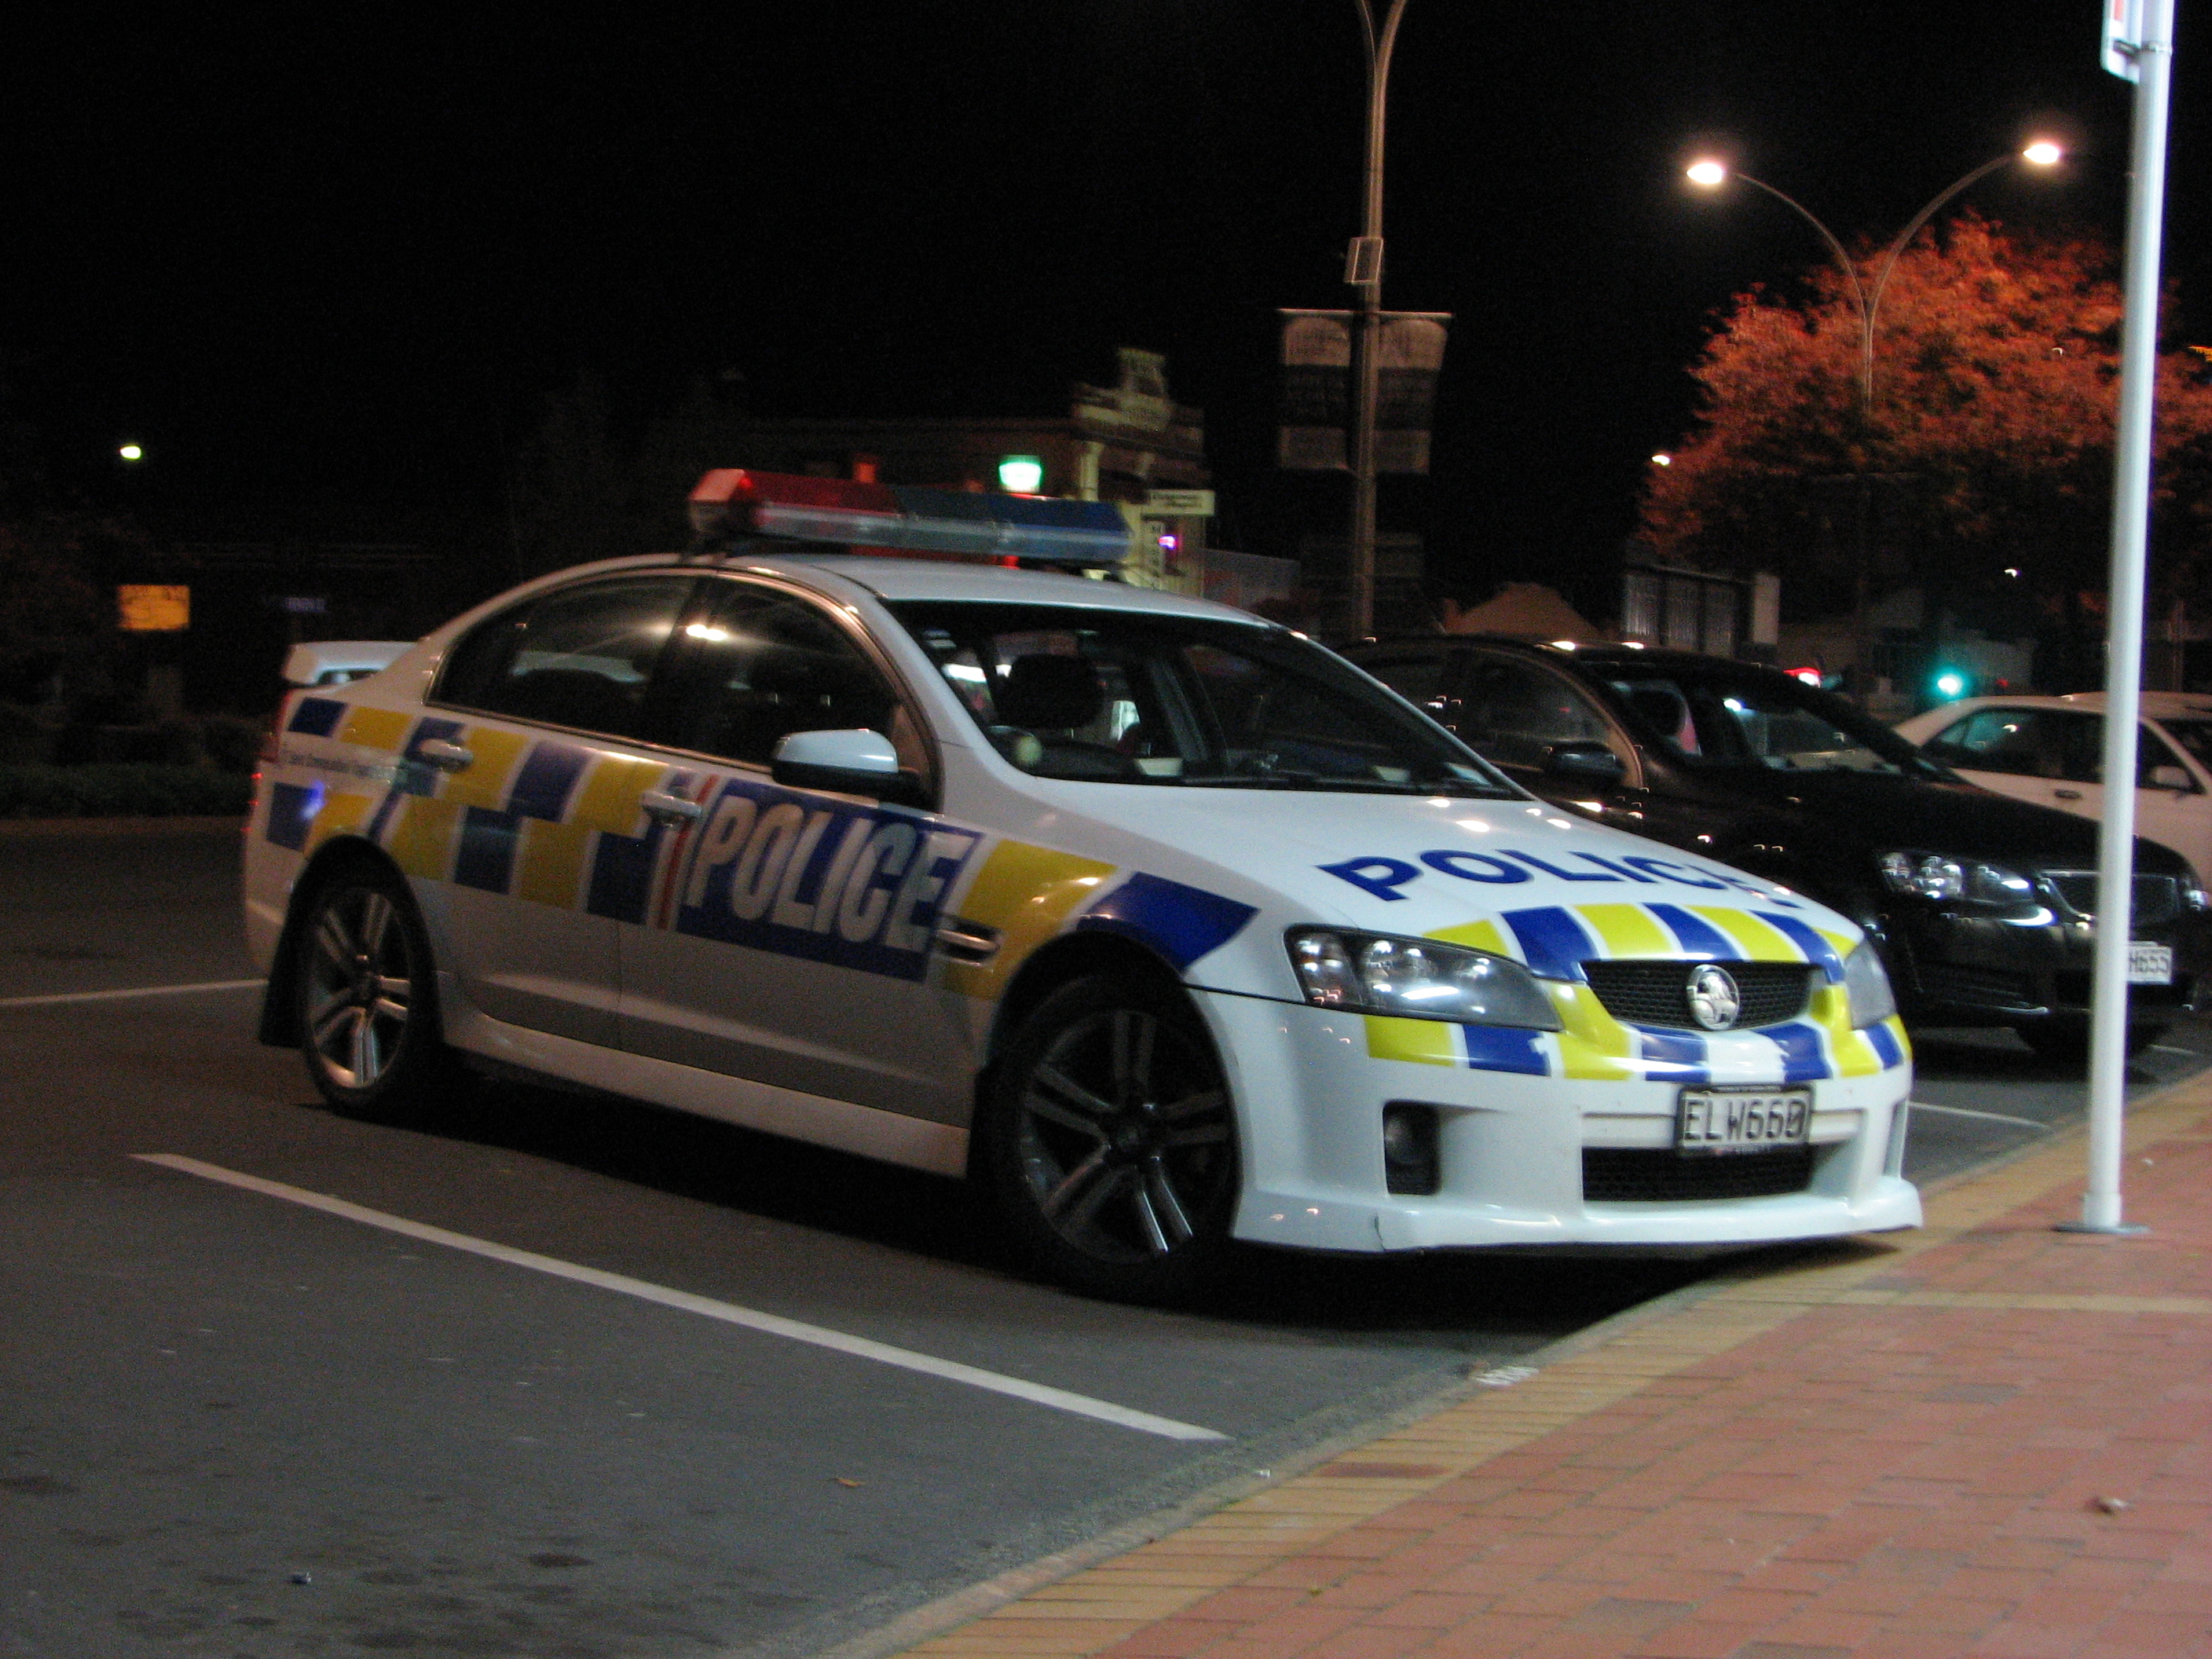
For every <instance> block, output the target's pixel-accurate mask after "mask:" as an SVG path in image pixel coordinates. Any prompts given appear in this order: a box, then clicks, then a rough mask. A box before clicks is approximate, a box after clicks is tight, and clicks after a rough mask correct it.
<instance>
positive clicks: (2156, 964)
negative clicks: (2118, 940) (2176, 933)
mask: <svg viewBox="0 0 2212 1659" xmlns="http://www.w3.org/2000/svg"><path fill="white" fill-rule="evenodd" d="M2128 983H2129V984H2130V985H2171V984H2172V983H2173V947H2172V945H2135V944H2130V945H2129V946H2128Z"/></svg>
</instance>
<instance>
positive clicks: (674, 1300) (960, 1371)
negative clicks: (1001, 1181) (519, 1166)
mask: <svg viewBox="0 0 2212 1659" xmlns="http://www.w3.org/2000/svg"><path fill="white" fill-rule="evenodd" d="M131 1157H133V1158H137V1159H138V1160H140V1161H141V1162H142V1163H146V1164H161V1165H162V1166H163V1167H164V1168H166V1169H171V1170H181V1171H182V1172H183V1173H185V1175H194V1176H200V1177H202V1178H203V1179H204V1180H207V1181H219V1182H222V1183H223V1184H224V1185H226V1186H230V1187H240V1188H245V1189H246V1191H247V1192H250V1193H260V1194H264V1196H266V1197H269V1198H281V1199H283V1200H284V1201H285V1202H287V1203H289V1204H299V1205H304V1206H306V1207H307V1208H308V1209H311V1210H320V1211H322V1212H324V1213H325V1215H335V1216H343V1218H345V1219H347V1220H349V1221H359V1222H362V1223H365V1224H366V1225H368V1226H371V1227H381V1228H383V1229H384V1230H385V1231H386V1232H394V1233H401V1234H404V1235H405V1236H406V1237H409V1238H419V1239H421V1240H422V1241H423V1243H428V1244H442V1245H445V1246H446V1247H447V1249H455V1250H465V1251H467V1252H468V1253H469V1254H470V1255H481V1256H488V1257H489V1258H490V1259H491V1260H492V1261H504V1262H506V1263H507V1264H508V1265H509V1266H510V1267H528V1268H530V1269H531V1270H532V1271H533V1272H535V1273H550V1274H551V1275H552V1276H553V1277H554V1278H556V1279H573V1280H574V1282H576V1283H577V1284H580V1285H597V1286H599V1289H601V1290H604V1291H620V1292H621V1293H622V1294H623V1295H624V1296H634V1297H638V1298H639V1299H640V1300H641V1301H645V1302H657V1303H659V1304H660V1305H661V1306H662V1307H664V1308H676V1309H679V1310H682V1311H683V1312H684V1313H695V1314H698V1315H700V1316H702V1317H704V1318H708V1319H719V1320H720V1321H722V1322H724V1323H725V1324H729V1325H742V1326H744V1328H746V1329H748V1330H755V1331H762V1332H765V1333H766V1334H769V1335H770V1336H781V1337H787V1338H789V1339H790V1340H792V1341H793V1342H807V1343H811V1344H812V1345H813V1346H816V1347H817V1348H829V1349H832V1350H834V1351H835V1352H838V1353H846V1354H851V1355H853V1356H854V1358H860V1359H872V1360H875V1361H877V1362H878V1364H885V1365H896V1366H898V1367H899V1368H900V1369H901V1370H909V1371H919V1372H921V1374H922V1375H923V1376H935V1377H941V1378H943V1379H944V1380H945V1381H946V1382H949V1383H966V1384H967V1385H968V1386H969V1388H972V1389H987V1390H989V1391H990V1392H991V1393H993V1394H1003V1395H1012V1396H1013V1398H1015V1399H1017V1400H1026V1401H1030V1402H1031V1403H1032V1404H1034V1405H1039V1406H1049V1407H1052V1408H1053V1409H1054V1410H1055V1411H1063V1412H1073V1413H1075V1414H1076V1415H1078V1416H1079V1417H1091V1418H1096V1419H1097V1420H1098V1421H1100V1422H1102V1423H1112V1424H1115V1425H1119V1426H1120V1427H1122V1428H1125V1429H1137V1430H1139V1431H1142V1432H1144V1433H1146V1434H1157V1435H1162V1436H1164V1437H1166V1438H1168V1439H1170V1440H1226V1439H1228V1438H1229V1437H1228V1436H1227V1435H1225V1434H1222V1433H1220V1432H1218V1431H1216V1430H1213V1429H1201V1428H1200V1427H1198V1426H1197V1425H1194V1424H1190V1423H1178V1422H1176V1420H1175V1419H1173V1418H1171V1417H1155V1416H1153V1415H1152V1413H1150V1412H1139V1411H1132V1410H1130V1409H1129V1407H1126V1406H1116V1405H1114V1404H1113V1403H1111V1402H1110V1401H1104V1400H1093V1399H1091V1397H1090V1396H1089V1395H1080V1394H1070V1393H1068V1392H1067V1391H1066V1389H1053V1388H1048V1387H1046V1386H1045V1385H1044V1384H1043V1383H1030V1382H1025V1381H1024V1380H1023V1379H1022V1378H1020V1377H1018V1376H1000V1374H999V1373H998V1372H996V1371H987V1370H978V1369H977V1368H976V1367H975V1366H973V1365H963V1364H960V1363H959V1362H958V1361H957V1360H952V1359H939V1358H936V1357H934V1356H933V1355H931V1354H926V1353H916V1352H914V1351H913V1350H912V1349H910V1348H895V1347H893V1346H890V1344H889V1343H886V1342H872V1341H870V1340H868V1339H867V1338H866V1337H865V1336H848V1335H847V1334H845V1333H844V1332H842V1331H833V1330H829V1329H828V1328H825V1327H823V1326H820V1325H809V1324H805V1323H804V1322H801V1321H799V1320H796V1319H786V1318H784V1317H782V1316H781V1315H778V1314H771V1313H762V1312H760V1311H759V1310H757V1309H753V1308H741V1307H738V1305H736V1304H734V1303H729V1302H717V1301H715V1300H714V1299H713V1298H712V1297H704V1296H694V1295H692V1294H691V1293H690V1291H671V1290H670V1289H669V1288H668V1287H667V1286H665V1285H652V1284H647V1282H646V1281H645V1280H644V1279H631V1278H629V1277H627V1276H626V1275H624V1274H622V1273H604V1272H602V1271H600V1270H599V1268H597V1267H579V1266H578V1265H577V1264H576V1263H574V1262H573V1261H558V1260H556V1258H554V1257H552V1256H550V1255H538V1254H536V1253H535V1252H534V1251H531V1250H518V1249H513V1248H511V1247H510V1246H507V1245H505V1244H495V1243H491V1242H489V1240H487V1239H482V1238H471V1237H469V1236H468V1235H467V1234H466V1233H454V1232H448V1231H446V1230H445V1229H444V1228H443V1227H431V1226H426V1225H424V1224H422V1222H419V1221H409V1220H407V1219H406V1218H404V1217H402V1216H396V1215H386V1214H385V1213H384V1212H382V1211H381V1210H371V1209H366V1208H363V1207H362V1206H361V1205H358V1204H349V1203H348V1202H347V1201H346V1200H344V1199H342V1198H331V1197H328V1196H326V1195H325V1194H321V1193H311V1192H308V1191H307V1190H306V1189H305V1188H299V1187H288V1186H286V1185H284V1183H283V1182H279V1181H264V1180H262V1179H261V1177H259V1176H250V1175H240V1173H239V1172H238V1171H237V1170H226V1169H223V1168H222V1166H221V1165H219V1164H203V1163H201V1162H200V1161H199V1159H197V1158H184V1157H180V1156H179V1154H177V1153H175V1152H133V1153H131Z"/></svg>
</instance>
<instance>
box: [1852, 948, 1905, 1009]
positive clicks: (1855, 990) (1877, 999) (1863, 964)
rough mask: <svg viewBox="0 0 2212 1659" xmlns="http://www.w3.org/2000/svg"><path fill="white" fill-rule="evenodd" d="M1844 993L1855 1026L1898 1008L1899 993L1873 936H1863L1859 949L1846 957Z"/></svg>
mask: <svg viewBox="0 0 2212 1659" xmlns="http://www.w3.org/2000/svg"><path fill="white" fill-rule="evenodd" d="M1844 997H1845V998H1846V999H1847V1000H1849V1002H1850V1010H1851V1026H1852V1029H1853V1030H1857V1029H1858V1028H1860V1027H1862V1026H1866V1025H1872V1024H1875V1023H1876V1022H1878V1021H1881V1020H1885V1019H1887V1018H1889V1017H1890V1016H1891V1015H1892V1014H1893V1013H1895V1012H1897V994H1896V993H1895V992H1893V991H1892V990H1891V989H1890V988H1889V975H1888V974H1887V972H1886V971H1885V970H1884V969H1883V968H1882V965H1881V957H1879V956H1877V955H1875V948H1874V945H1873V944H1872V942H1871V941H1869V940H1865V939H1862V940H1861V941H1860V942H1859V947H1858V949H1857V950H1856V951H1852V952H1851V953H1850V955H1849V956H1848V957H1844Z"/></svg>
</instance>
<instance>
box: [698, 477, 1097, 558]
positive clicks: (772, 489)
mask: <svg viewBox="0 0 2212 1659" xmlns="http://www.w3.org/2000/svg"><path fill="white" fill-rule="evenodd" d="M691 527H692V529H693V530H694V531H695V532H697V534H698V537H699V539H700V541H701V543H702V544H712V543H717V542H722V541H726V540H727V539H729V538H732V537H735V536H743V535H754V536H764V537H773V538H778V539H781V540H789V541H800V542H827V543H829V544H833V545H835V546H836V547H838V548H839V549H840V550H842V551H847V552H860V553H886V554H891V555H894V556H896V555H898V554H907V555H915V554H919V555H921V556H938V557H940V558H943V557H955V558H969V559H988V560H991V561H994V562H1000V561H1004V560H1008V559H1020V560H1024V561H1030V562H1036V563H1042V564H1057V565H1066V566H1070V567H1091V568H1097V567H1103V566H1108V565H1117V564H1120V563H1121V562H1122V561H1124V560H1125V559H1127V557H1128V556H1129V527H1128V525H1127V523H1126V522H1125V521H1124V520H1123V519H1122V517H1121V513H1119V512H1117V511H1116V510H1115V508H1114V507H1112V506H1111V505H1109V503H1107V502H1104V501H1056V500H1052V499H1048V498H1037V497H1029V496H1019V495H994V494H987V493H983V492H980V491H969V490H957V489H915V488H913V487H911V486H908V485H899V484H880V483H862V482H860V480H858V479H854V478H808V477H799V476H797V475H796V474H793V473H788V472H755V471H750V469H748V468H743V467H717V468H716V469H715V470H714V471H712V472H709V473H708V474H707V476H706V477H703V478H702V479H700V480H699V483H698V487H697V488H696V489H694V490H692V492H691Z"/></svg>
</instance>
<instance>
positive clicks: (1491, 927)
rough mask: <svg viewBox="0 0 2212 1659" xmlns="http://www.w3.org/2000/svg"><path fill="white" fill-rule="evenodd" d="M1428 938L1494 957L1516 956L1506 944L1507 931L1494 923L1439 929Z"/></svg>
mask: <svg viewBox="0 0 2212 1659" xmlns="http://www.w3.org/2000/svg"><path fill="white" fill-rule="evenodd" d="M1427 937H1428V938H1430V939H1437V940H1440V941H1442V942H1443V944H1446V945H1465V946H1466V947H1467V948H1468V950H1470V951H1488V952H1489V953H1490V954H1491V955H1492V956H1493V957H1513V955H1514V952H1513V948H1512V946H1510V945H1508V944H1507V943H1506V942H1505V930H1504V929H1503V928H1502V927H1499V926H1498V924H1497V923H1496V922H1494V921H1469V922H1463V923H1462V924H1461V925H1460V926H1459V927H1439V928H1438V929H1437V931H1436V932H1435V933H1431V934H1429V935H1427Z"/></svg>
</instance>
